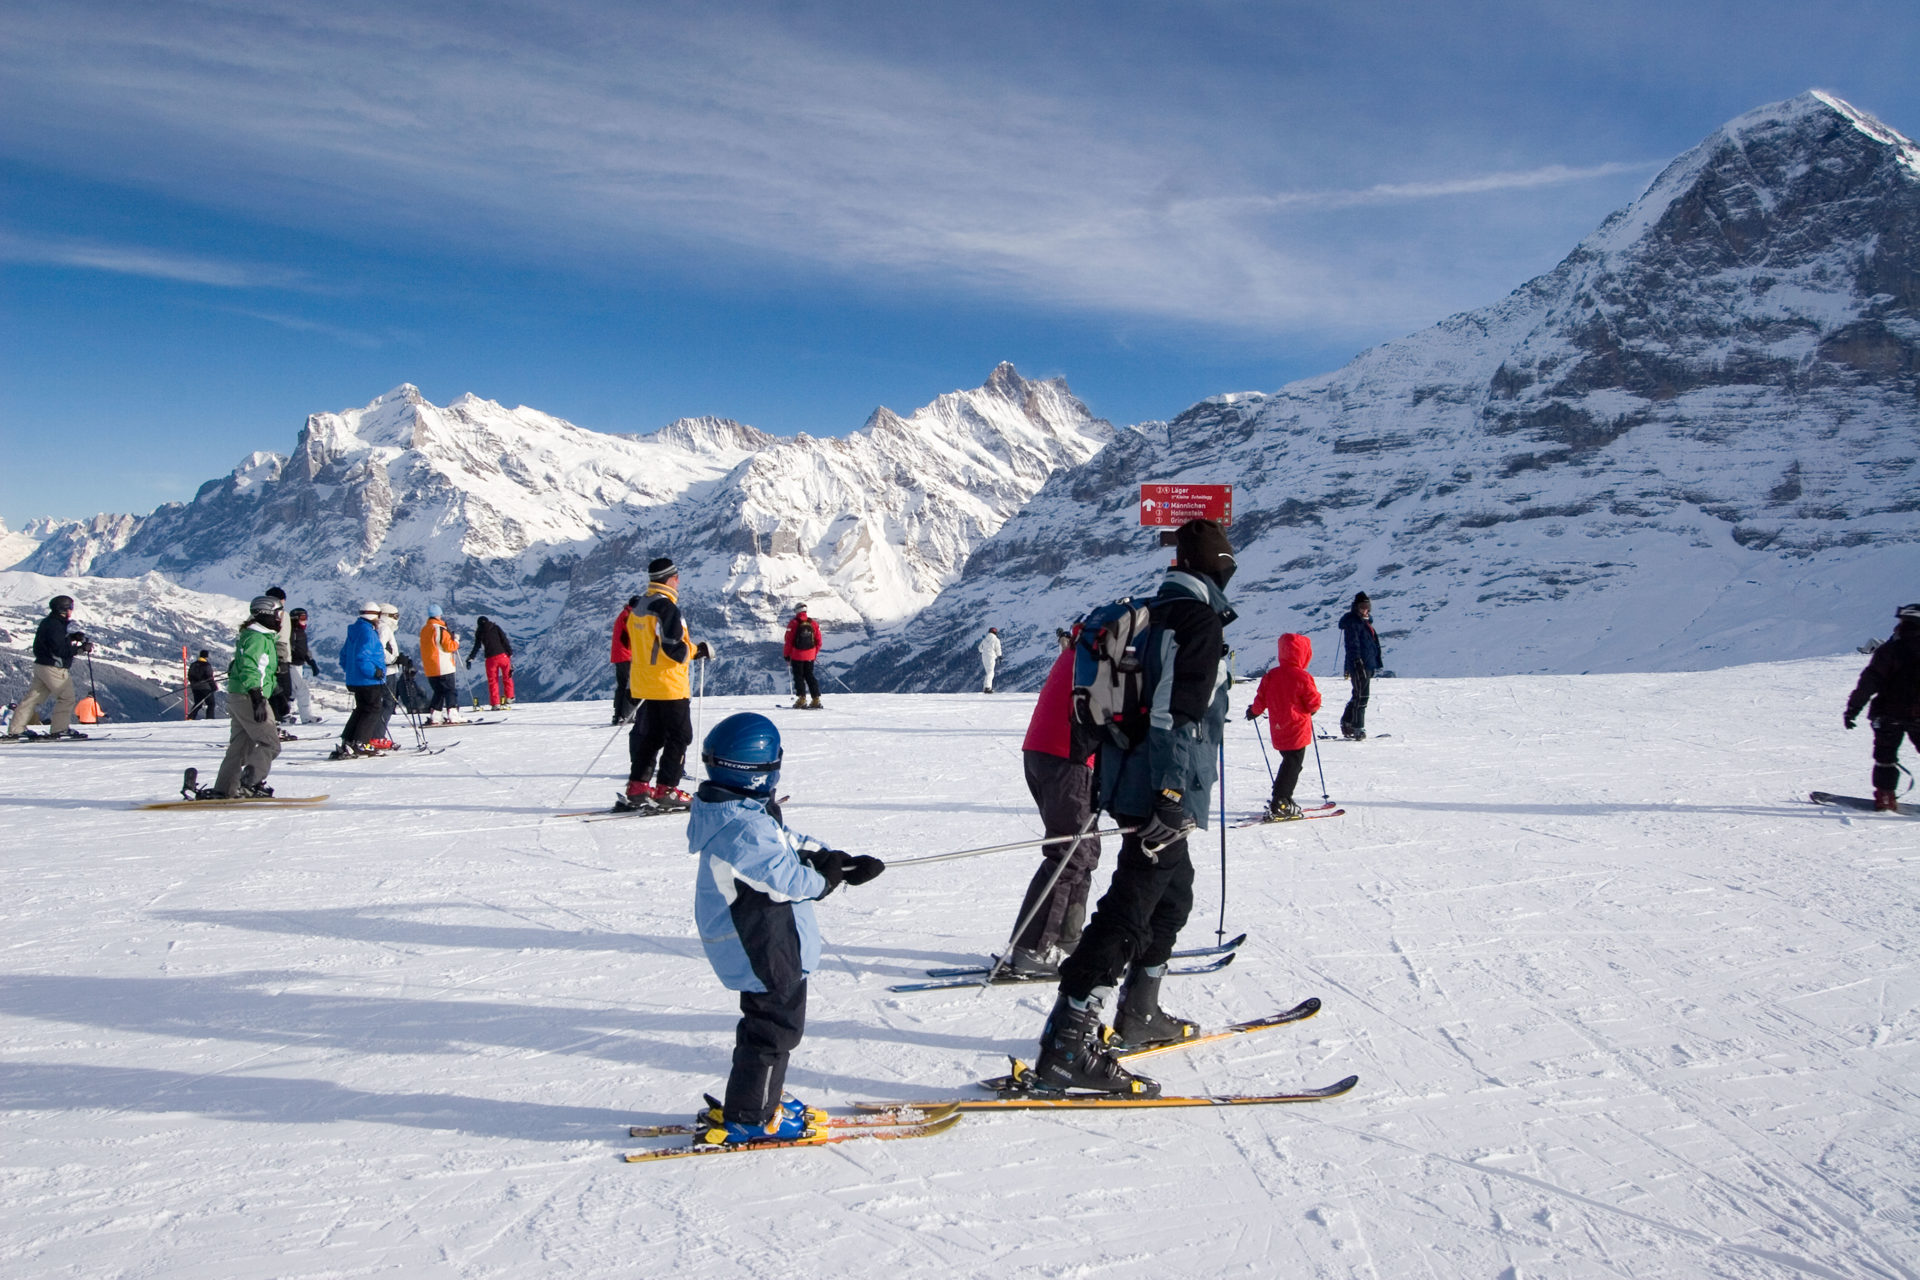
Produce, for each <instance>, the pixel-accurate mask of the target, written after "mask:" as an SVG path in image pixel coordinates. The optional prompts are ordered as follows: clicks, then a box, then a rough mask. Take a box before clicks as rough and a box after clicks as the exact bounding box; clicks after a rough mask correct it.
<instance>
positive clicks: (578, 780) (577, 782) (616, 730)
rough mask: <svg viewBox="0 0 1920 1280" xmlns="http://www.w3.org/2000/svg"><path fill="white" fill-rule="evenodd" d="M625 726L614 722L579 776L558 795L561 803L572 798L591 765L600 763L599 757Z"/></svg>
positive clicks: (590, 769)
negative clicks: (605, 738)
mask: <svg viewBox="0 0 1920 1280" xmlns="http://www.w3.org/2000/svg"><path fill="white" fill-rule="evenodd" d="M625 728H627V726H626V725H624V724H616V725H615V726H613V732H612V733H610V734H608V735H607V740H606V741H605V742H603V743H601V744H600V749H599V750H598V751H596V752H594V753H593V759H591V760H589V761H587V767H586V768H584V769H582V770H581V771H580V776H579V777H577V778H575V779H574V780H573V785H572V786H570V787H568V788H567V794H566V795H563V796H561V797H560V803H561V804H565V803H566V802H567V801H568V800H570V799H572V798H573V793H574V792H576V791H578V790H579V789H580V784H581V783H583V782H585V781H586V780H587V775H588V774H590V773H592V772H593V766H594V765H597V764H599V763H600V757H601V756H603V755H605V754H607V748H608V747H610V746H612V745H613V740H614V739H615V738H617V737H619V736H620V731H621V730H622V729H625Z"/></svg>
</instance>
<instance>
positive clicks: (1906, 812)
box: [1807, 791, 1920, 818]
mask: <svg viewBox="0 0 1920 1280" xmlns="http://www.w3.org/2000/svg"><path fill="white" fill-rule="evenodd" d="M1807 799H1809V800H1811V801H1813V802H1814V803H1815V804H1823V805H1827V806H1829V807H1831V808H1836V809H1864V810H1865V811H1867V812H1868V813H1872V812H1873V797H1872V796H1837V795H1835V794H1833V793H1832V792H1831V791H1815V792H1813V793H1812V794H1811V795H1809V796H1808V797H1807ZM1886 816H1887V817H1889V818H1920V805H1913V804H1904V805H1901V806H1900V811H1899V812H1898V813H1889V814H1887V815H1886Z"/></svg>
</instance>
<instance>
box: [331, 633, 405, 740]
mask: <svg viewBox="0 0 1920 1280" xmlns="http://www.w3.org/2000/svg"><path fill="white" fill-rule="evenodd" d="M379 621H380V606H379V605H378V604H375V603H373V602H371V601H369V602H368V603H366V604H364V605H362V606H360V616H359V617H358V618H357V619H355V620H354V622H353V624H352V625H351V626H349V627H348V628H347V638H346V642H345V643H343V644H342V645H341V646H340V670H341V672H342V673H343V674H344V675H345V676H346V678H347V692H348V693H351V694H352V695H353V714H352V715H350V716H348V717H347V723H346V726H345V727H344V728H342V729H341V730H340V745H339V746H337V747H335V748H334V749H333V756H334V758H335V759H336V760H338V759H343V758H345V757H347V756H351V755H356V754H358V753H360V752H362V751H365V750H366V749H367V748H368V746H369V745H370V742H371V739H372V734H373V732H374V731H376V730H377V728H378V726H379V724H380V719H381V717H382V715H383V714H384V713H385V711H386V707H385V704H384V702H383V701H382V700H383V699H384V698H385V696H386V689H387V649H386V646H385V645H383V644H382V643H381V642H380V628H379V626H378V624H379ZM392 745H393V744H392V743H391V742H388V743H387V746H388V747H391V746H392Z"/></svg>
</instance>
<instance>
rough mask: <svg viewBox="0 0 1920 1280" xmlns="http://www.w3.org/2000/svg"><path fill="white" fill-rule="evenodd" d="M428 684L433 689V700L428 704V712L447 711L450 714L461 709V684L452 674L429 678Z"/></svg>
mask: <svg viewBox="0 0 1920 1280" xmlns="http://www.w3.org/2000/svg"><path fill="white" fill-rule="evenodd" d="M427 684H428V685H429V686H431V687H432V689H433V700H432V701H431V702H429V703H427V712H428V714H429V715H431V714H432V713H433V712H435V711H445V712H447V713H449V714H451V713H453V712H455V711H458V710H459V709H460V682H459V678H458V677H457V676H455V675H454V674H453V673H452V672H448V673H447V674H446V675H444V676H428V677H427Z"/></svg>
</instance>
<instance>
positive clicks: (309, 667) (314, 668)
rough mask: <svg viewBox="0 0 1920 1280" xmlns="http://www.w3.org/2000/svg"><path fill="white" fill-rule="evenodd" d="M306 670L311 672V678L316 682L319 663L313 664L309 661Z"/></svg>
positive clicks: (318, 673) (318, 676) (318, 675)
mask: <svg viewBox="0 0 1920 1280" xmlns="http://www.w3.org/2000/svg"><path fill="white" fill-rule="evenodd" d="M307 670H309V671H311V672H313V678H314V679H315V680H318V679H319V678H320V664H319V663H317V662H313V661H309V662H308V663H307Z"/></svg>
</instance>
